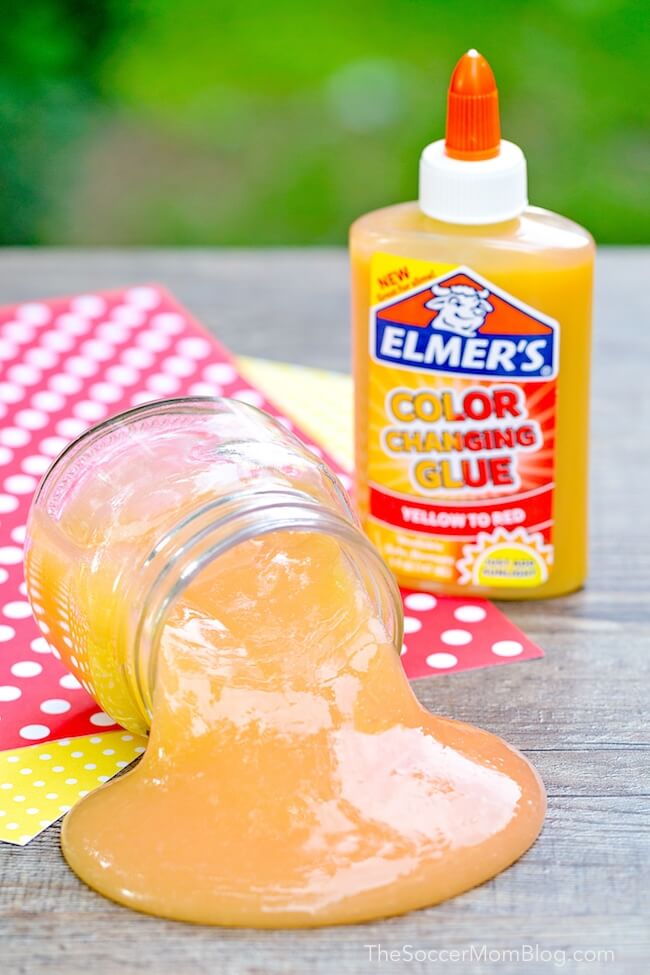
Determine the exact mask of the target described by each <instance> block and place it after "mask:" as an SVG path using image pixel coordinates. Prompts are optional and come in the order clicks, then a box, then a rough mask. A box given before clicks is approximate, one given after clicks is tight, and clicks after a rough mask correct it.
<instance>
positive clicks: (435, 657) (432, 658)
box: [427, 653, 458, 670]
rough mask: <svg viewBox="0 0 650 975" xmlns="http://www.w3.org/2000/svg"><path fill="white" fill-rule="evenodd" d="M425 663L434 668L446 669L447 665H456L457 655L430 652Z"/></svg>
mask: <svg viewBox="0 0 650 975" xmlns="http://www.w3.org/2000/svg"><path fill="white" fill-rule="evenodd" d="M427 663H428V665H429V667H433V668H434V670H447V669H448V668H449V667H455V666H456V664H457V663H458V657H455V656H454V655H453V653H430V654H429V656H428V657H427Z"/></svg>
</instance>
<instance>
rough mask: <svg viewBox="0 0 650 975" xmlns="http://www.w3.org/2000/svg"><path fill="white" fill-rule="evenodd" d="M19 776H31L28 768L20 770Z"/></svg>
mask: <svg viewBox="0 0 650 975" xmlns="http://www.w3.org/2000/svg"><path fill="white" fill-rule="evenodd" d="M20 774H21V775H31V774H32V770H31V769H30V768H21V770H20Z"/></svg>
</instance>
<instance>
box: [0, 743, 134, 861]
mask: <svg viewBox="0 0 650 975" xmlns="http://www.w3.org/2000/svg"><path fill="white" fill-rule="evenodd" d="M144 748H145V741H144V739H142V738H138V737H137V736H135V735H130V734H127V733H126V732H123V731H110V732H107V733H106V734H103V735H85V736H82V737H79V738H61V739H60V740H59V741H51V742H48V743H47V744H45V745H31V746H28V747H27V748H15V749H13V750H11V751H6V752H0V841H3V842H5V843H14V844H16V846H25V845H26V844H27V843H29V841H30V840H33V839H34V837H35V836H38V834H39V833H41V832H42V831H43V830H44V829H47V827H48V826H51V825H52V823H54V822H56V820H57V819H60V818H61V816H63V815H64V813H66V812H67V811H68V810H69V809H71V808H72V806H74V804H75V803H76V802H77V801H78V800H79V799H81V798H83V796H85V795H87V794H88V793H89V792H91V791H92V790H93V789H96V788H97V787H98V786H99V785H101V784H102V783H103V782H107V781H108V780H109V779H110V778H112V777H113V776H114V775H116V774H117V773H118V772H119V771H120V770H121V769H123V768H126V767H127V765H130V763H131V762H133V761H134V760H135V759H136V758H138V756H139V755H141V754H142V752H143V751H144Z"/></svg>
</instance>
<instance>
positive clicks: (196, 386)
mask: <svg viewBox="0 0 650 975" xmlns="http://www.w3.org/2000/svg"><path fill="white" fill-rule="evenodd" d="M187 392H188V394H189V395H190V396H221V387H220V386H217V385H216V383H192V385H191V386H190V387H189V389H188V390H187Z"/></svg>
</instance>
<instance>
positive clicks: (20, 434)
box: [0, 427, 32, 447]
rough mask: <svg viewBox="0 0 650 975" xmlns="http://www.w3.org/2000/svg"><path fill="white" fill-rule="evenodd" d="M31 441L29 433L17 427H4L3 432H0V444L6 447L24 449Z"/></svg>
mask: <svg viewBox="0 0 650 975" xmlns="http://www.w3.org/2000/svg"><path fill="white" fill-rule="evenodd" d="M31 439H32V436H31V434H30V433H28V432H27V431H26V430H20V429H19V428H18V427H5V429H4V430H1V431H0V443H3V444H6V445H7V446H8V447H24V446H25V444H28V443H29V441H30V440H31Z"/></svg>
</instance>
